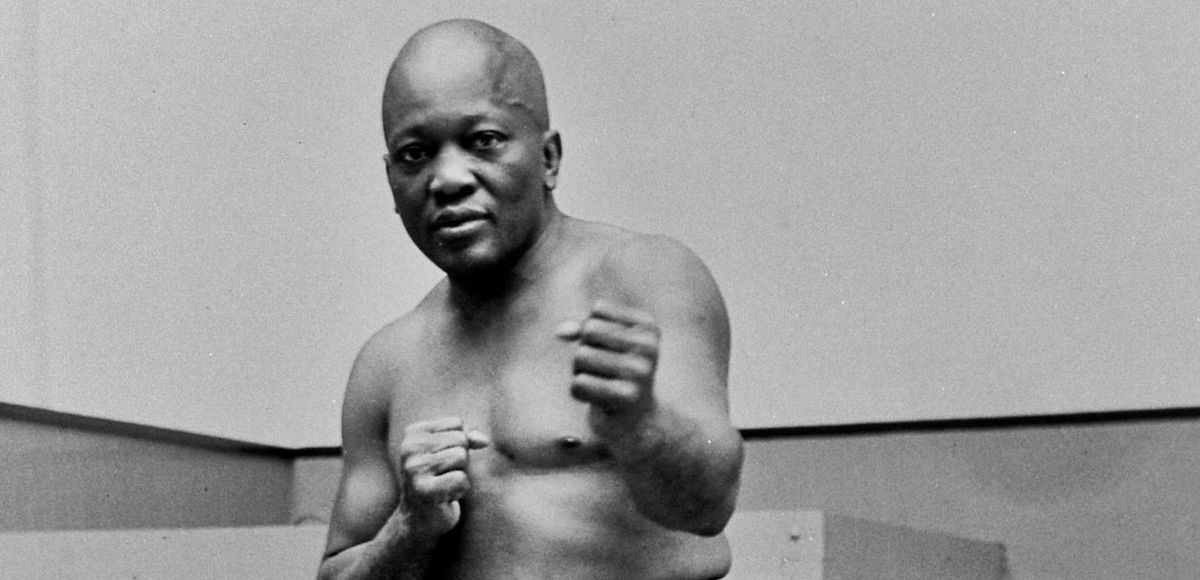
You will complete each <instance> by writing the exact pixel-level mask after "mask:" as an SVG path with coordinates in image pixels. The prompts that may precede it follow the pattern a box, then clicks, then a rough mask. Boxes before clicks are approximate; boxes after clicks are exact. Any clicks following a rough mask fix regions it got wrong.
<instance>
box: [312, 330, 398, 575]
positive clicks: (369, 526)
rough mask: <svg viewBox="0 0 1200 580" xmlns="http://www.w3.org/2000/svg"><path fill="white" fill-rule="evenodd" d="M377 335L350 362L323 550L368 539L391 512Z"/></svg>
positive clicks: (385, 398) (394, 496)
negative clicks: (338, 474) (337, 475)
mask: <svg viewBox="0 0 1200 580" xmlns="http://www.w3.org/2000/svg"><path fill="white" fill-rule="evenodd" d="M378 342H379V340H378V337H376V338H373V339H372V340H371V341H370V342H368V343H367V344H366V346H364V347H363V349H362V351H361V352H360V353H359V355H358V358H357V359H356V360H355V362H354V368H353V370H352V371H351V373H350V380H349V383H348V385H347V387H346V397H345V401H344V403H343V408H342V450H343V455H342V457H343V465H342V478H341V483H340V485H339V487H338V492H337V498H336V499H335V501H334V507H333V514H332V517H331V519H330V523H329V539H328V541H327V543H326V547H325V554H326V556H329V555H332V554H336V553H339V552H341V551H343V550H345V549H347V548H350V547H353V546H356V545H358V544H362V543H365V542H368V541H370V540H371V539H372V538H374V537H375V535H376V534H377V533H378V532H379V530H380V529H381V528H382V527H383V525H384V524H385V523H386V522H387V520H388V518H389V517H390V516H391V514H392V511H393V510H394V509H395V506H396V505H397V503H398V501H399V495H400V489H399V484H398V481H397V479H396V476H395V473H394V471H393V470H392V463H391V460H390V458H389V452H388V443H387V439H388V417H389V410H390V407H391V384H390V380H389V378H388V377H389V374H388V372H387V364H386V360H387V359H386V358H385V356H384V351H383V349H381V348H380V347H379V344H378Z"/></svg>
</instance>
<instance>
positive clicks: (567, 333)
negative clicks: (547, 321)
mask: <svg viewBox="0 0 1200 580" xmlns="http://www.w3.org/2000/svg"><path fill="white" fill-rule="evenodd" d="M582 332H583V324H582V323H580V322H579V321H578V320H564V321H562V322H560V323H559V325H558V326H556V327H555V328H554V336H556V337H558V338H560V339H562V340H566V341H572V340H578V339H579V335H580V333H582Z"/></svg>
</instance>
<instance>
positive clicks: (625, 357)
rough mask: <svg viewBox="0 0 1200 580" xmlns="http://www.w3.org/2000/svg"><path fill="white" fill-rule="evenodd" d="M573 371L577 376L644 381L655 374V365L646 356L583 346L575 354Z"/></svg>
mask: <svg viewBox="0 0 1200 580" xmlns="http://www.w3.org/2000/svg"><path fill="white" fill-rule="evenodd" d="M572 370H573V371H574V372H575V374H581V373H586V374H593V375H598V376H600V377H604V378H612V379H630V380H643V379H645V378H647V377H649V376H650V375H652V374H653V373H654V363H653V362H652V361H651V360H650V359H649V358H647V357H645V356H640V355H637V354H628V353H622V352H614V351H611V350H607V349H603V348H596V347H594V346H589V345H583V346H580V347H579V350H577V351H576V352H575V359H574V362H573V368H572Z"/></svg>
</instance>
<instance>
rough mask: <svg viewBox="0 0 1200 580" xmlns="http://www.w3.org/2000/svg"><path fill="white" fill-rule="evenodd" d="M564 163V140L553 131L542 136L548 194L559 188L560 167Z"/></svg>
mask: <svg viewBox="0 0 1200 580" xmlns="http://www.w3.org/2000/svg"><path fill="white" fill-rule="evenodd" d="M561 162H562V139H561V138H560V137H559V136H558V131H555V130H553V129H551V130H549V131H546V132H545V133H543V134H542V164H543V165H542V167H543V168H544V173H543V176H544V177H543V179H544V183H545V185H546V192H547V193H549V192H551V191H554V188H555V187H557V186H558V165H559V163H561Z"/></svg>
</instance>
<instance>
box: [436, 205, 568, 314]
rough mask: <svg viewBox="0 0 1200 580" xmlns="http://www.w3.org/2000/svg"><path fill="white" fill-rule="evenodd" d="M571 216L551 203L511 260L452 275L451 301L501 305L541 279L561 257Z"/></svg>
mask: <svg viewBox="0 0 1200 580" xmlns="http://www.w3.org/2000/svg"><path fill="white" fill-rule="evenodd" d="M568 219H569V218H567V217H566V216H564V215H563V214H562V213H561V212H559V211H558V209H557V208H553V207H552V208H551V211H549V212H548V215H547V217H546V220H545V221H544V222H543V223H542V226H541V228H540V231H539V233H538V234H537V236H536V237H535V238H534V239H533V241H532V242H531V243H530V244H529V246H528V247H526V248H525V249H524V251H522V252H519V254H518V255H517V256H515V257H514V258H513V259H512V260H510V261H505V262H504V263H501V264H498V265H496V267H494V268H489V269H488V270H487V271H483V272H475V273H470V274H459V275H456V276H452V277H450V300H451V302H452V303H454V304H455V305H457V306H459V307H462V308H464V309H469V310H476V309H479V308H485V307H487V306H488V305H499V304H501V303H504V302H506V301H509V300H511V299H512V298H514V297H516V296H518V295H520V294H521V293H522V292H523V291H525V289H527V288H529V287H530V286H533V285H534V284H536V283H537V282H538V281H539V280H542V279H543V278H544V277H545V276H546V275H547V274H548V273H549V272H550V271H552V270H553V269H554V267H555V265H556V263H557V261H558V256H559V254H560V253H561V252H560V249H561V243H560V241H561V240H562V237H563V230H564V226H565V223H566V221H567V220H568Z"/></svg>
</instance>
